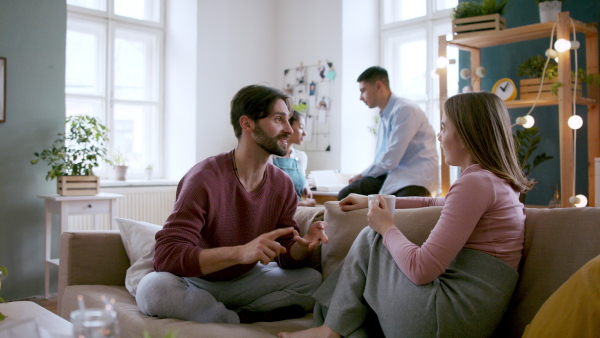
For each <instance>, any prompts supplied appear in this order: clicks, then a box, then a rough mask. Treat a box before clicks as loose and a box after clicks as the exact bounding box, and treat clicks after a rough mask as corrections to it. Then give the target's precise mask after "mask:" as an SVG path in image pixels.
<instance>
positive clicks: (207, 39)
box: [196, 0, 277, 161]
mask: <svg viewBox="0 0 600 338" xmlns="http://www.w3.org/2000/svg"><path fill="white" fill-rule="evenodd" d="M274 3H275V2H274V0H252V1H239V0H218V1H217V0H203V1H199V2H198V62H197V73H196V74H197V83H198V90H197V102H196V104H197V126H196V131H197V149H196V161H201V160H203V159H205V158H207V157H209V156H213V155H216V154H218V153H221V152H224V151H228V150H230V149H232V148H234V147H235V145H236V144H237V140H236V138H235V136H234V134H233V128H232V126H231V124H230V121H229V103H230V101H231V99H232V98H233V96H234V95H235V93H236V92H237V91H238V90H239V89H240V88H242V87H244V86H246V85H249V84H256V83H265V84H270V85H275V83H276V81H275V79H276V78H277V77H276V74H275V72H274V71H273V68H274V66H273V65H274V62H275V48H276V44H275V35H276V34H275V31H276V27H275V21H274Z"/></svg>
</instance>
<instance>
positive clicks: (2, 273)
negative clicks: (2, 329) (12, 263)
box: [0, 266, 8, 322]
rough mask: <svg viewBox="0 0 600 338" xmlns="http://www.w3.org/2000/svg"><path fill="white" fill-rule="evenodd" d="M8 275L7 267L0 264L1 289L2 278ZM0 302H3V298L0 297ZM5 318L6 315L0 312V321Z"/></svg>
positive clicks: (0, 287) (0, 286) (0, 284)
mask: <svg viewBox="0 0 600 338" xmlns="http://www.w3.org/2000/svg"><path fill="white" fill-rule="evenodd" d="M6 277H8V269H6V267H5V266H0V289H2V280H3V279H5V278H6ZM0 303H4V299H2V297H0ZM4 319H6V316H5V315H3V314H2V312H0V322H1V321H3V320H4Z"/></svg>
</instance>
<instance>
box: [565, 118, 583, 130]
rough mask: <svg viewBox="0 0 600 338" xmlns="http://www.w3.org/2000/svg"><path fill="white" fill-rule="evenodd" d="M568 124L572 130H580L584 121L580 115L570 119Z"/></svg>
mask: <svg viewBox="0 0 600 338" xmlns="http://www.w3.org/2000/svg"><path fill="white" fill-rule="evenodd" d="M567 124H568V125H569V128H571V129H579V128H581V126H583V119H582V118H581V116H579V115H573V116H571V117H569V120H568V121H567Z"/></svg>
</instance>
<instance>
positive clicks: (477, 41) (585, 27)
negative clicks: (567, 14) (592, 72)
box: [448, 20, 598, 48]
mask: <svg viewBox="0 0 600 338" xmlns="http://www.w3.org/2000/svg"><path fill="white" fill-rule="evenodd" d="M573 22H574V24H575V30H576V31H577V32H578V33H586V34H587V33H598V28H597V27H596V25H595V24H585V23H583V22H580V21H577V20H573ZM553 26H554V22H546V23H536V24H533V25H527V26H521V27H515V28H509V29H504V30H500V31H489V32H482V33H480V34H476V35H469V36H465V37H461V36H460V34H458V35H455V36H454V37H453V39H452V41H448V44H449V45H454V46H456V47H459V48H460V47H466V48H485V47H492V46H499V45H505V44H508V43H515V42H523V41H530V40H537V39H544V38H549V37H550V36H551V34H552V27H553ZM555 34H556V31H555Z"/></svg>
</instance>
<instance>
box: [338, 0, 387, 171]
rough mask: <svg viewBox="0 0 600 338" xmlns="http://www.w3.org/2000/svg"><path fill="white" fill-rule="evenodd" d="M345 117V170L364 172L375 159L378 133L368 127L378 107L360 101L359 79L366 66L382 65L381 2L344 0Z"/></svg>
mask: <svg viewBox="0 0 600 338" xmlns="http://www.w3.org/2000/svg"><path fill="white" fill-rule="evenodd" d="M342 17H343V19H342V32H343V33H342V46H343V48H342V55H343V61H344V62H343V64H342V71H341V72H342V74H343V76H344V85H343V86H342V108H341V110H342V112H343V113H342V116H341V124H340V129H341V140H342V149H341V150H342V152H341V154H340V158H341V172H343V173H360V172H361V171H363V170H364V169H366V168H367V166H368V165H369V164H370V163H371V162H372V161H373V157H374V154H375V142H376V139H375V136H374V135H372V134H370V133H369V131H368V128H367V127H368V126H370V125H372V124H373V115H374V114H377V112H378V109H369V107H367V106H366V105H365V104H364V103H363V102H362V101H360V100H359V98H360V92H359V90H358V83H357V82H356V78H358V76H359V75H360V73H362V72H363V71H364V70H365V69H367V68H368V67H371V66H375V65H380V64H381V62H380V56H379V50H380V48H379V1H377V0H368V1H356V0H344V2H343V8H342Z"/></svg>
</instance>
